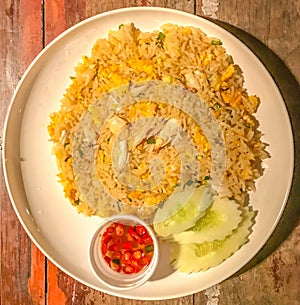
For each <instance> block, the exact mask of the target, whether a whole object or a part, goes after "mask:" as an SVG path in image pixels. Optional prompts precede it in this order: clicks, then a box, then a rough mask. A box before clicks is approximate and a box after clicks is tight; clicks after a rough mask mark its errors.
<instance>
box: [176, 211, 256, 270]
mask: <svg viewBox="0 0 300 305" xmlns="http://www.w3.org/2000/svg"><path fill="white" fill-rule="evenodd" d="M254 216H255V213H254V211H249V210H247V209H245V210H244V212H243V220H242V222H241V223H240V225H239V226H238V228H236V229H235V230H234V231H233V233H232V234H231V235H229V236H227V237H226V238H225V239H224V240H216V241H212V242H205V243H201V244H196V243H190V244H178V243H174V244H172V247H174V248H173V253H172V254H171V255H172V257H173V261H172V262H171V263H172V265H173V266H174V267H175V268H176V269H178V270H179V271H180V272H185V273H192V272H199V271H205V270H207V269H209V268H211V267H214V266H217V265H219V264H220V263H222V262H223V261H224V260H226V259H227V258H228V257H230V256H231V255H232V254H233V253H234V252H236V251H237V250H238V249H239V248H240V247H241V246H242V245H244V244H245V243H247V242H248V240H249V239H248V236H249V234H250V233H251V227H252V226H253V224H254ZM178 245H179V248H178Z"/></svg>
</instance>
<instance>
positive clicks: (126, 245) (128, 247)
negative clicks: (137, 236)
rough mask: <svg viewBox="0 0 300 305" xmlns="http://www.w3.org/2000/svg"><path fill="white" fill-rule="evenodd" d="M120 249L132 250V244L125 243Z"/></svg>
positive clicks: (129, 242)
mask: <svg viewBox="0 0 300 305" xmlns="http://www.w3.org/2000/svg"><path fill="white" fill-rule="evenodd" d="M122 249H124V250H130V249H132V242H131V241H127V242H125V243H122Z"/></svg>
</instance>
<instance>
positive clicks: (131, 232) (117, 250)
mask: <svg viewBox="0 0 300 305" xmlns="http://www.w3.org/2000/svg"><path fill="white" fill-rule="evenodd" d="M100 243H101V253H102V257H103V258H104V260H105V261H106V263H107V264H108V265H109V267H110V268H111V269H112V270H114V271H116V272H121V273H126V274H132V273H138V272H140V271H141V270H142V269H144V268H145V267H147V266H148V265H149V264H150V262H151V259H152V256H153V252H154V244H153V240H152V238H151V236H150V234H149V232H148V231H147V229H146V228H145V227H144V226H142V225H125V224H121V223H119V222H114V223H112V224H111V225H110V226H109V227H107V229H106V230H105V232H104V233H103V235H102V238H101V242H100Z"/></svg>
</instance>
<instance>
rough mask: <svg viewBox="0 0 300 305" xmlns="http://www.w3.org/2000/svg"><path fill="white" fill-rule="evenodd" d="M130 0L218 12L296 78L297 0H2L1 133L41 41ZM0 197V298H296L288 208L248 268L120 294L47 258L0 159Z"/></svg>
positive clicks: (72, 303) (275, 304)
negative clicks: (174, 288) (185, 292)
mask: <svg viewBox="0 0 300 305" xmlns="http://www.w3.org/2000/svg"><path fill="white" fill-rule="evenodd" d="M209 2H211V3H215V9H214V10H213V11H210V12H209V11H207V4H208V3H209ZM218 2H219V3H218ZM130 6H161V7H169V8H176V9H179V10H184V11H187V12H190V13H193V14H197V15H202V16H204V15H205V16H208V17H217V18H218V19H219V20H222V21H225V22H227V23H229V24H232V25H235V26H237V27H239V28H241V29H243V30H245V31H247V32H249V33H250V34H252V35H253V36H255V37H256V38H258V39H259V40H260V41H262V42H263V43H265V44H266V45H267V46H268V47H269V48H270V49H271V50H273V51H274V52H275V53H276V54H277V55H278V56H279V57H280V58H281V60H282V61H283V62H284V63H285V64H286V65H287V67H288V68H289V69H290V71H291V72H292V73H293V74H294V76H295V78H296V79H297V81H298V82H299V81H300V64H299V61H300V32H299V28H300V17H299V14H300V2H299V1H297V0H291V1H283V0H274V1H270V0H220V1H215V0H214V1H213V0H211V1H208V0H206V1H204V0H203V1H200V0H195V1H193V0H114V1H108V0H86V1H84V0H43V1H41V0H15V1H13V0H1V2H0V61H1V66H0V73H1V74H0V75H1V76H0V99H1V102H0V133H1V134H2V131H3V124H4V118H5V115H6V112H7V109H8V105H9V103H10V99H11V97H12V94H13V92H14V89H15V88H16V86H17V83H18V81H19V79H20V77H21V76H22V74H23V73H24V71H25V69H26V67H27V66H28V65H29V64H30V62H31V61H32V60H33V58H34V57H35V56H36V55H37V54H38V52H39V51H41V50H42V48H43V47H44V46H45V45H47V44H48V43H49V42H50V41H51V40H52V39H53V38H55V37H56V36H57V35H58V34H60V33H61V32H63V31H64V30H65V29H66V28H69V27H70V26H72V25H74V24H76V23H78V22H79V21H81V20H83V19H85V18H87V17H90V16H92V15H95V14H97V13H101V12H104V11H108V10H111V9H116V8H121V7H130ZM296 86H297V85H296ZM296 93H297V92H296ZM298 102H299V100H298ZM298 107H300V105H299V106H298ZM298 133H299V130H298V131H297V134H298ZM1 140H2V139H1ZM1 150H2V147H1ZM0 162H2V160H1V161H0ZM279 178H280V177H279ZM0 200H1V201H0V203H1V211H0V225H1V235H0V244H1V250H0V251H1V252H0V253H1V256H0V260H1V265H0V267H1V268H0V272H1V278H0V285H1V294H0V304H3V305H9V304H12V305H19V304H22V305H23V304H24V305H27V304H34V305H42V304H43V305H44V304H47V305H60V304H68V305H79V304H86V305H92V304H93V305H100V304H124V305H129V304H132V305H133V304H136V305H138V304H150V303H151V304H169V305H175V304H181V305H184V304H187V305H190V304H209V305H212V304H219V305H229V304H236V305H244V304H247V305H248V304H251V305H252V304H262V305H263V304H272V305H297V304H300V287H299V279H300V224H299V222H298V225H297V223H296V222H297V217H298V216H297V215H296V216H295V214H293V215H292V216H293V223H292V224H290V227H289V229H287V230H285V231H284V235H283V239H285V240H284V241H283V242H282V243H281V245H280V246H279V247H278V248H277V249H273V248H274V247H275V246H277V244H276V242H275V243H274V245H275V246H274V247H273V248H272V250H274V252H273V253H271V254H270V253H268V254H270V255H269V256H268V257H267V258H265V259H264V260H263V261H262V262H261V263H259V264H258V265H256V266H255V267H253V268H252V269H250V270H248V271H246V272H244V273H242V274H241V275H239V276H236V277H234V278H231V279H229V280H226V281H225V282H223V283H221V284H219V285H216V286H215V287H213V288H210V289H207V290H206V291H203V292H200V293H197V294H195V295H191V296H187V297H184V298H180V299H174V300H168V301H155V302H149V301H148V302H147V301H133V300H127V299H121V298H117V297H113V296H110V295H106V294H104V293H101V292H98V291H95V290H93V289H90V288H88V287H86V286H84V285H82V284H80V283H79V282H77V281H75V280H74V279H72V278H70V277H69V276H67V275H66V274H64V273H63V272H62V271H60V270H59V269H58V268H57V267H55V266H54V265H53V264H52V263H50V262H49V261H48V260H47V259H46V258H45V257H44V256H43V255H42V254H41V252H40V251H39V250H38V249H37V248H36V247H35V246H34V245H33V244H32V243H31V241H30V240H29V238H28V236H27V235H26V233H25V232H24V230H23V228H22V227H21V225H20V223H19V221H18V219H17V217H16V215H15V213H14V211H13V208H12V206H11V203H10V201H9V198H8V194H7V191H6V188H5V184H4V178H3V172H2V163H1V175H0ZM292 216H291V217H292ZM288 233H289V234H288ZM269 252H270V251H269ZM263 258H264V256H262V257H261V258H260V260H261V259H263ZM183 284H184V283H183Z"/></svg>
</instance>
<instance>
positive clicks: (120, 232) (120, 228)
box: [115, 223, 125, 236]
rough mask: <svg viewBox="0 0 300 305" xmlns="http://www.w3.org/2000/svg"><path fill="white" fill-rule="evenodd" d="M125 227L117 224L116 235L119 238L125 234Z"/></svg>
mask: <svg viewBox="0 0 300 305" xmlns="http://www.w3.org/2000/svg"><path fill="white" fill-rule="evenodd" d="M124 231H125V230H124V226H123V225H122V224H120V223H118V224H116V227H115V233H116V235H117V236H122V235H123V234H124Z"/></svg>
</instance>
